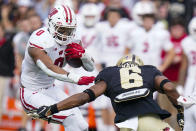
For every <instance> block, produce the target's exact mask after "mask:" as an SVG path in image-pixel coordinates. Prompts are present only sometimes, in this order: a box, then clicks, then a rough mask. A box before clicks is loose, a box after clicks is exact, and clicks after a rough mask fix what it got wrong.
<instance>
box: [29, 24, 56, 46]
mask: <svg viewBox="0 0 196 131" xmlns="http://www.w3.org/2000/svg"><path fill="white" fill-rule="evenodd" d="M29 44H30V45H36V46H39V47H41V48H50V47H52V46H54V44H55V41H54V39H53V37H52V36H51V34H50V33H49V31H48V29H47V28H46V27H42V28H39V29H37V30H35V31H34V32H33V33H32V34H31V36H30V39H29Z"/></svg>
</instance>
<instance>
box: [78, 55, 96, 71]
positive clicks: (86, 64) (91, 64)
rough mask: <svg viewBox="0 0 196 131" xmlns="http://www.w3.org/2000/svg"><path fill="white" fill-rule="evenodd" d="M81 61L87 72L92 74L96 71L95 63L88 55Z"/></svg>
mask: <svg viewBox="0 0 196 131" xmlns="http://www.w3.org/2000/svg"><path fill="white" fill-rule="evenodd" d="M81 60H82V63H83V66H84V69H85V70H87V71H90V72H91V71H93V70H94V68H95V67H94V61H93V59H92V58H91V57H90V56H89V55H88V54H87V53H85V54H84V56H82V58H81Z"/></svg>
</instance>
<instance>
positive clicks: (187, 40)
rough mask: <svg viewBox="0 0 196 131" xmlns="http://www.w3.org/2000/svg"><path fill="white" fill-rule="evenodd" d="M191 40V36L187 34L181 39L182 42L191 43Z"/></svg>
mask: <svg viewBox="0 0 196 131" xmlns="http://www.w3.org/2000/svg"><path fill="white" fill-rule="evenodd" d="M191 42H193V38H192V37H191V36H187V37H185V38H184V39H183V40H182V43H191Z"/></svg>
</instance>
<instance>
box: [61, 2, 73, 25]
mask: <svg viewBox="0 0 196 131" xmlns="http://www.w3.org/2000/svg"><path fill="white" fill-rule="evenodd" d="M63 8H64V11H65V15H66V22H68V20H70V23H71V22H72V14H71V9H70V8H69V7H68V6H66V7H65V6H64V5H63ZM67 9H68V11H67ZM68 12H69V17H70V18H68Z"/></svg>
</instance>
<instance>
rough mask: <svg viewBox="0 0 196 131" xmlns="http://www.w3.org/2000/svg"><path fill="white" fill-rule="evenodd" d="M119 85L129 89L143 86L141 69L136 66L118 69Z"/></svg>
mask: <svg viewBox="0 0 196 131" xmlns="http://www.w3.org/2000/svg"><path fill="white" fill-rule="evenodd" d="M120 79H121V87H122V88H124V89H129V88H133V87H141V86H143V78H142V76H141V69H140V68H139V67H138V66H134V67H130V68H121V69H120Z"/></svg>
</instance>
